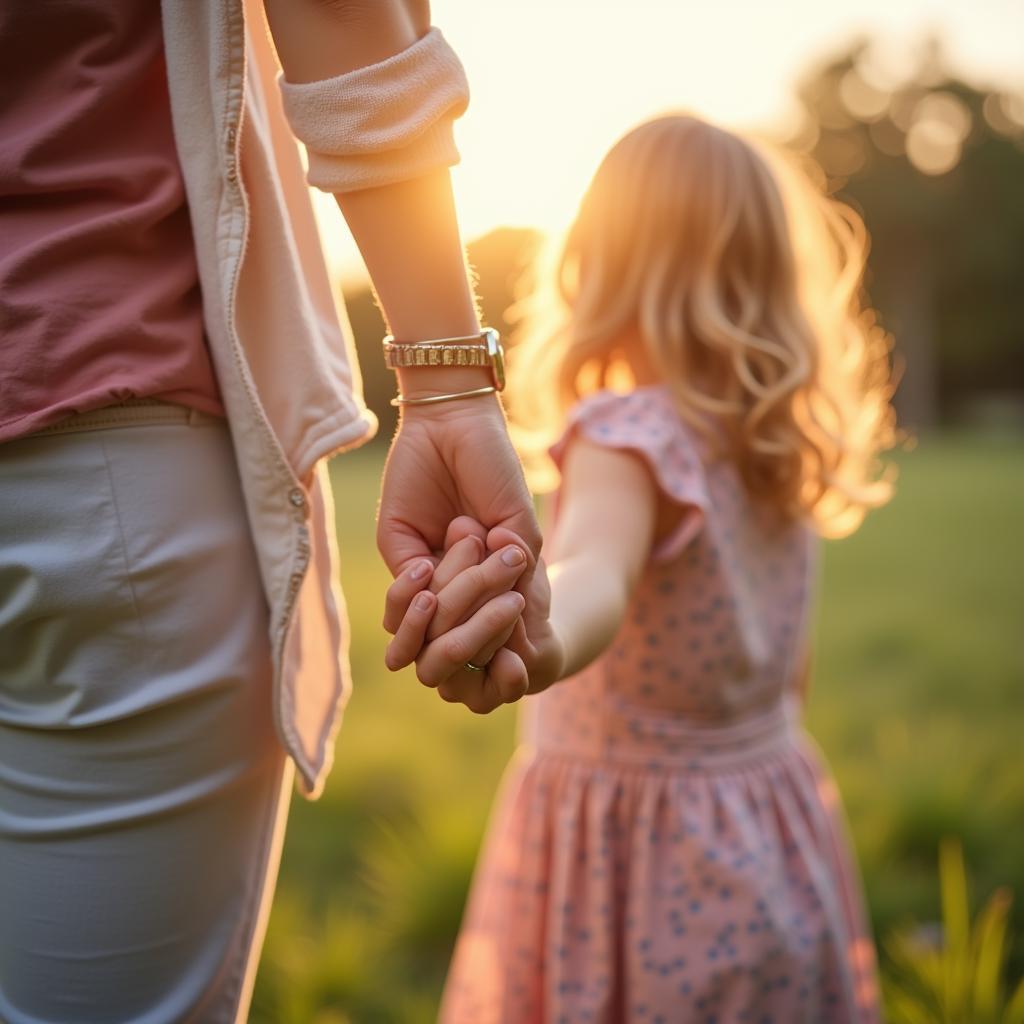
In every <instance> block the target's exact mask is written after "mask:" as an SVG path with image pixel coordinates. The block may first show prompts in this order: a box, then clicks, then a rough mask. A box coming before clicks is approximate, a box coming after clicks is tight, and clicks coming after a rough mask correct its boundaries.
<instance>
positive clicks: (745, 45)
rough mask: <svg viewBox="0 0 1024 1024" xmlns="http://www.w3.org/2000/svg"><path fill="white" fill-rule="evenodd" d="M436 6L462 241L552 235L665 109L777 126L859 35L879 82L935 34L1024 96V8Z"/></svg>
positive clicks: (991, 4) (984, 78)
mask: <svg viewBox="0 0 1024 1024" xmlns="http://www.w3.org/2000/svg"><path fill="white" fill-rule="evenodd" d="M432 10H433V20H434V23H435V24H436V25H438V26H439V27H440V28H441V29H442V31H443V32H444V33H445V35H446V36H447V37H448V39H449V41H450V42H451V43H452V45H453V46H454V47H455V49H456V50H457V52H458V53H459V55H460V56H461V58H462V61H463V63H464V64H465V66H466V72H467V74H468V76H469V81H470V87H471V89H472V96H473V98H472V103H471V104H470V108H469V112H468V113H467V114H466V116H465V117H464V118H463V119H462V120H461V121H460V122H459V123H458V125H457V127H456V131H457V140H458V143H459V148H460V150H461V152H462V157H463V161H462V164H461V165H460V166H459V167H458V168H456V169H455V171H454V180H455V187H456V192H457V197H458V204H459V211H460V218H461V221H462V226H463V232H464V234H465V236H466V238H467V239H471V238H474V237H476V236H478V235H480V234H483V233H485V232H486V231H488V230H490V229H491V228H493V227H496V226H498V225H500V224H515V225H534V226H539V227H542V228H546V229H557V228H559V227H560V226H562V225H563V224H564V223H565V221H566V220H567V219H568V217H569V216H571V213H572V210H573V208H574V206H575V204H576V202H577V201H578V199H579V196H580V193H581V191H582V189H583V188H584V186H585V185H586V182H587V180H588V179H589V177H590V175H591V173H592V172H593V170H594V167H595V165H596V163H597V161H598V160H599V159H600V157H601V155H602V154H603V153H604V152H605V150H607V148H608V147H609V145H611V143H612V142H614V140H615V139H616V138H617V137H618V136H619V135H620V134H621V133H622V132H623V131H624V130H625V129H627V128H628V127H629V126H631V125H632V124H635V123H636V122H637V121H639V120H642V119H644V118H646V117H650V116H652V115H654V114H658V113H660V112H663V111H665V110H668V109H672V108H680V107H685V108H688V109H690V110H693V111H695V112H697V113H699V114H702V115H704V116H707V117H710V118H712V119H715V120H718V121H721V122H724V123H726V124H729V125H734V126H740V127H754V128H760V129H768V130H772V129H776V130H779V129H783V130H784V128H785V126H786V125H787V123H792V119H793V116H794V106H793V100H792V91H793V86H794V83H795V82H796V81H797V80H798V79H799V77H800V76H801V74H802V73H803V72H804V71H805V70H806V69H807V68H808V66H810V65H813V63H814V62H815V61H817V60H819V59H821V58H822V57H823V56H825V55H828V54H830V53H833V52H835V51H836V50H837V49H840V48H842V46H843V44H844V43H845V42H847V41H848V40H849V39H850V37H851V36H854V35H857V34H860V33H866V34H871V35H873V36H876V37H879V38H881V39H882V41H883V43H884V46H883V47H882V48H881V50H880V53H879V59H878V62H877V65H878V67H877V70H878V73H879V75H881V76H896V77H898V76H899V74H900V70H901V68H905V67H908V66H912V61H913V55H914V53H915V47H916V46H917V45H919V44H920V40H921V39H922V38H923V37H924V36H925V35H926V34H927V33H929V32H931V33H935V34H938V35H940V36H941V37H942V39H943V41H944V44H945V46H946V49H947V52H948V53H949V55H950V58H951V61H952V63H953V65H954V67H955V68H956V69H957V70H958V71H960V72H961V73H963V74H965V75H966V76H968V77H969V78H971V79H972V80H976V81H979V82H982V83H989V82H991V83H997V84H999V85H1001V86H1003V87H1007V86H1009V87H1012V88H1016V89H1019V90H1024V0H972V2H968V0H857V2H856V3H853V2H835V0H776V2H774V3H765V2H763V0H713V2H710V3H701V4H697V3H692V2H691V3H687V2H684V0H629V2H628V3H613V2H611V0H516V2H515V3H501V2H497V0H433V2H432ZM317 205H318V212H320V213H321V224H322V229H323V233H324V240H325V245H326V247H327V249H328V253H329V256H330V258H331V263H332V266H333V269H334V270H335V271H336V272H338V273H341V274H343V275H344V276H346V277H351V276H358V275H359V272H360V268H361V264H360V262H359V257H358V253H357V252H356V251H355V248H354V246H353V244H352V242H351V239H350V238H349V237H348V234H347V231H346V229H345V225H344V222H343V221H342V220H341V217H340V215H339V214H338V212H337V208H336V207H335V206H334V204H333V201H332V200H330V199H329V198H327V197H319V198H318V202H317Z"/></svg>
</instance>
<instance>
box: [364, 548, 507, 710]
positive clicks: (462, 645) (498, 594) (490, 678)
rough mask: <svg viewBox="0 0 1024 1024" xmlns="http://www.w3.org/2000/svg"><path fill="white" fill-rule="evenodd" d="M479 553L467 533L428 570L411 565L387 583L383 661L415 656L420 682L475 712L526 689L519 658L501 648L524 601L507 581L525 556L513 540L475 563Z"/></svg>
mask: <svg viewBox="0 0 1024 1024" xmlns="http://www.w3.org/2000/svg"><path fill="white" fill-rule="evenodd" d="M450 536H451V534H450ZM516 540H518V538H516ZM484 553H485V548H484V545H483V543H482V541H481V540H479V538H478V537H477V536H475V535H474V534H473V533H471V534H469V535H467V536H464V537H462V539H461V540H458V541H457V542H455V543H454V544H452V546H451V547H450V549H449V550H448V552H447V553H446V555H445V556H444V558H443V559H442V561H441V563H440V564H439V565H438V566H437V568H436V569H434V570H433V571H432V572H431V565H430V563H429V562H428V561H427V560H423V562H421V563H416V564H414V565H413V566H412V567H410V569H408V570H407V571H406V572H405V573H403V574H402V575H400V576H399V577H398V579H397V580H395V582H394V583H393V584H392V585H391V587H390V589H389V590H388V595H387V602H386V612H385V617H384V626H385V628H386V629H388V630H389V631H390V632H393V633H394V638H393V639H392V641H391V643H390V644H389V645H388V649H387V652H386V655H385V663H386V664H387V666H388V668H390V669H391V670H392V671H394V670H396V669H399V668H402V667H404V666H405V665H408V664H411V663H412V662H413V661H414V660H415V662H416V672H417V676H418V677H419V679H420V681H421V682H423V683H424V684H425V685H427V686H433V687H437V690H438V692H439V693H440V695H441V696H442V698H444V699H445V700H448V701H452V702H459V703H463V704H465V705H466V706H467V707H469V708H470V709H471V710H473V711H476V712H479V713H486V712H489V711H493V710H494V708H496V707H498V706H499V705H500V704H505V703H510V702H511V701H515V700H518V699H519V698H520V697H521V696H522V695H523V694H524V693H525V692H526V688H527V676H526V669H525V667H524V666H523V663H522V661H521V659H520V658H519V657H518V656H517V655H516V654H514V653H512V652H511V651H508V650H504V649H503V645H504V644H505V642H506V641H507V640H508V638H509V636H510V635H511V633H512V630H513V628H514V627H515V624H516V623H517V622H518V621H519V617H520V614H521V613H522V610H523V607H524V605H525V603H526V602H525V599H524V598H523V596H522V595H521V594H518V593H516V592H514V591H511V588H512V587H513V586H515V584H516V581H517V580H518V579H519V577H520V576H521V575H522V573H523V571H524V570H525V569H526V566H527V558H526V556H525V554H524V552H523V550H522V548H521V547H520V545H519V544H518V543H512V544H508V545H505V546H504V547H503V548H502V549H501V550H499V551H497V552H495V553H494V554H492V555H491V556H490V557H489V558H487V559H486V560H485V561H483V562H481V561H480V559H481V558H482V557H483V555H484ZM428 586H429V588H430V589H427V587H428ZM467 663H472V664H473V665H478V666H482V667H483V666H485V671H474V670H473V669H471V668H468V667H467Z"/></svg>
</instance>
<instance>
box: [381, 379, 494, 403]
mask: <svg viewBox="0 0 1024 1024" xmlns="http://www.w3.org/2000/svg"><path fill="white" fill-rule="evenodd" d="M497 393H498V389H497V388H496V387H495V386H494V385H493V384H488V385H487V387H485V388H473V390H472V391H455V392H453V393H452V394H450V395H430V396H428V397H427V398H406V397H405V396H404V395H396V396H395V397H394V398H392V399H391V404H392V405H394V406H400V405H435V404H437V403H438V402H454V401H455V399H456V398H476V397H477V396H478V395H496V394H497Z"/></svg>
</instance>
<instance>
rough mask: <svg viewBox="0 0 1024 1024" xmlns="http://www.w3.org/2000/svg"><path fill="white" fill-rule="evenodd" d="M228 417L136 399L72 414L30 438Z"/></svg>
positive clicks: (194, 423) (202, 422)
mask: <svg viewBox="0 0 1024 1024" xmlns="http://www.w3.org/2000/svg"><path fill="white" fill-rule="evenodd" d="M223 422H224V420H223V419H221V418H220V417H217V416H211V415H209V413H205V412H201V411H200V410H198V409H190V408H188V407H186V406H184V405H174V404H172V403H170V402H161V401H160V400H159V399H156V398H132V399H128V400H127V401H124V402H118V403H117V404H116V405H107V406H104V407H103V408H101V409H92V410H90V411H89V412H78V413H72V414H71V415H70V416H66V417H65V418H64V419H62V420H59V421H58V422H57V423H53V424H51V425H50V426H48V427H43V428H42V429H41V430H37V431H35V432H34V433H32V434H29V435H28V437H49V436H51V435H53V434H77V433H80V432H82V431H86V430H109V429H111V428H116V427H138V426H152V425H155V424H159V423H185V424H188V425H190V426H202V425H205V424H215V423H223Z"/></svg>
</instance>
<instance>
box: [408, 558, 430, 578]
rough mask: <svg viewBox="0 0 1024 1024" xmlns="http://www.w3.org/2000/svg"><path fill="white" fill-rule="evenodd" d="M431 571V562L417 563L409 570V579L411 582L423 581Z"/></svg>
mask: <svg viewBox="0 0 1024 1024" xmlns="http://www.w3.org/2000/svg"><path fill="white" fill-rule="evenodd" d="M430 569H431V565H430V563H429V562H417V563H416V564H415V565H414V566H413V567H412V568H411V569H410V570H409V579H411V580H420V579H423V577H424V576H426V575H427V573H428V572H430Z"/></svg>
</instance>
